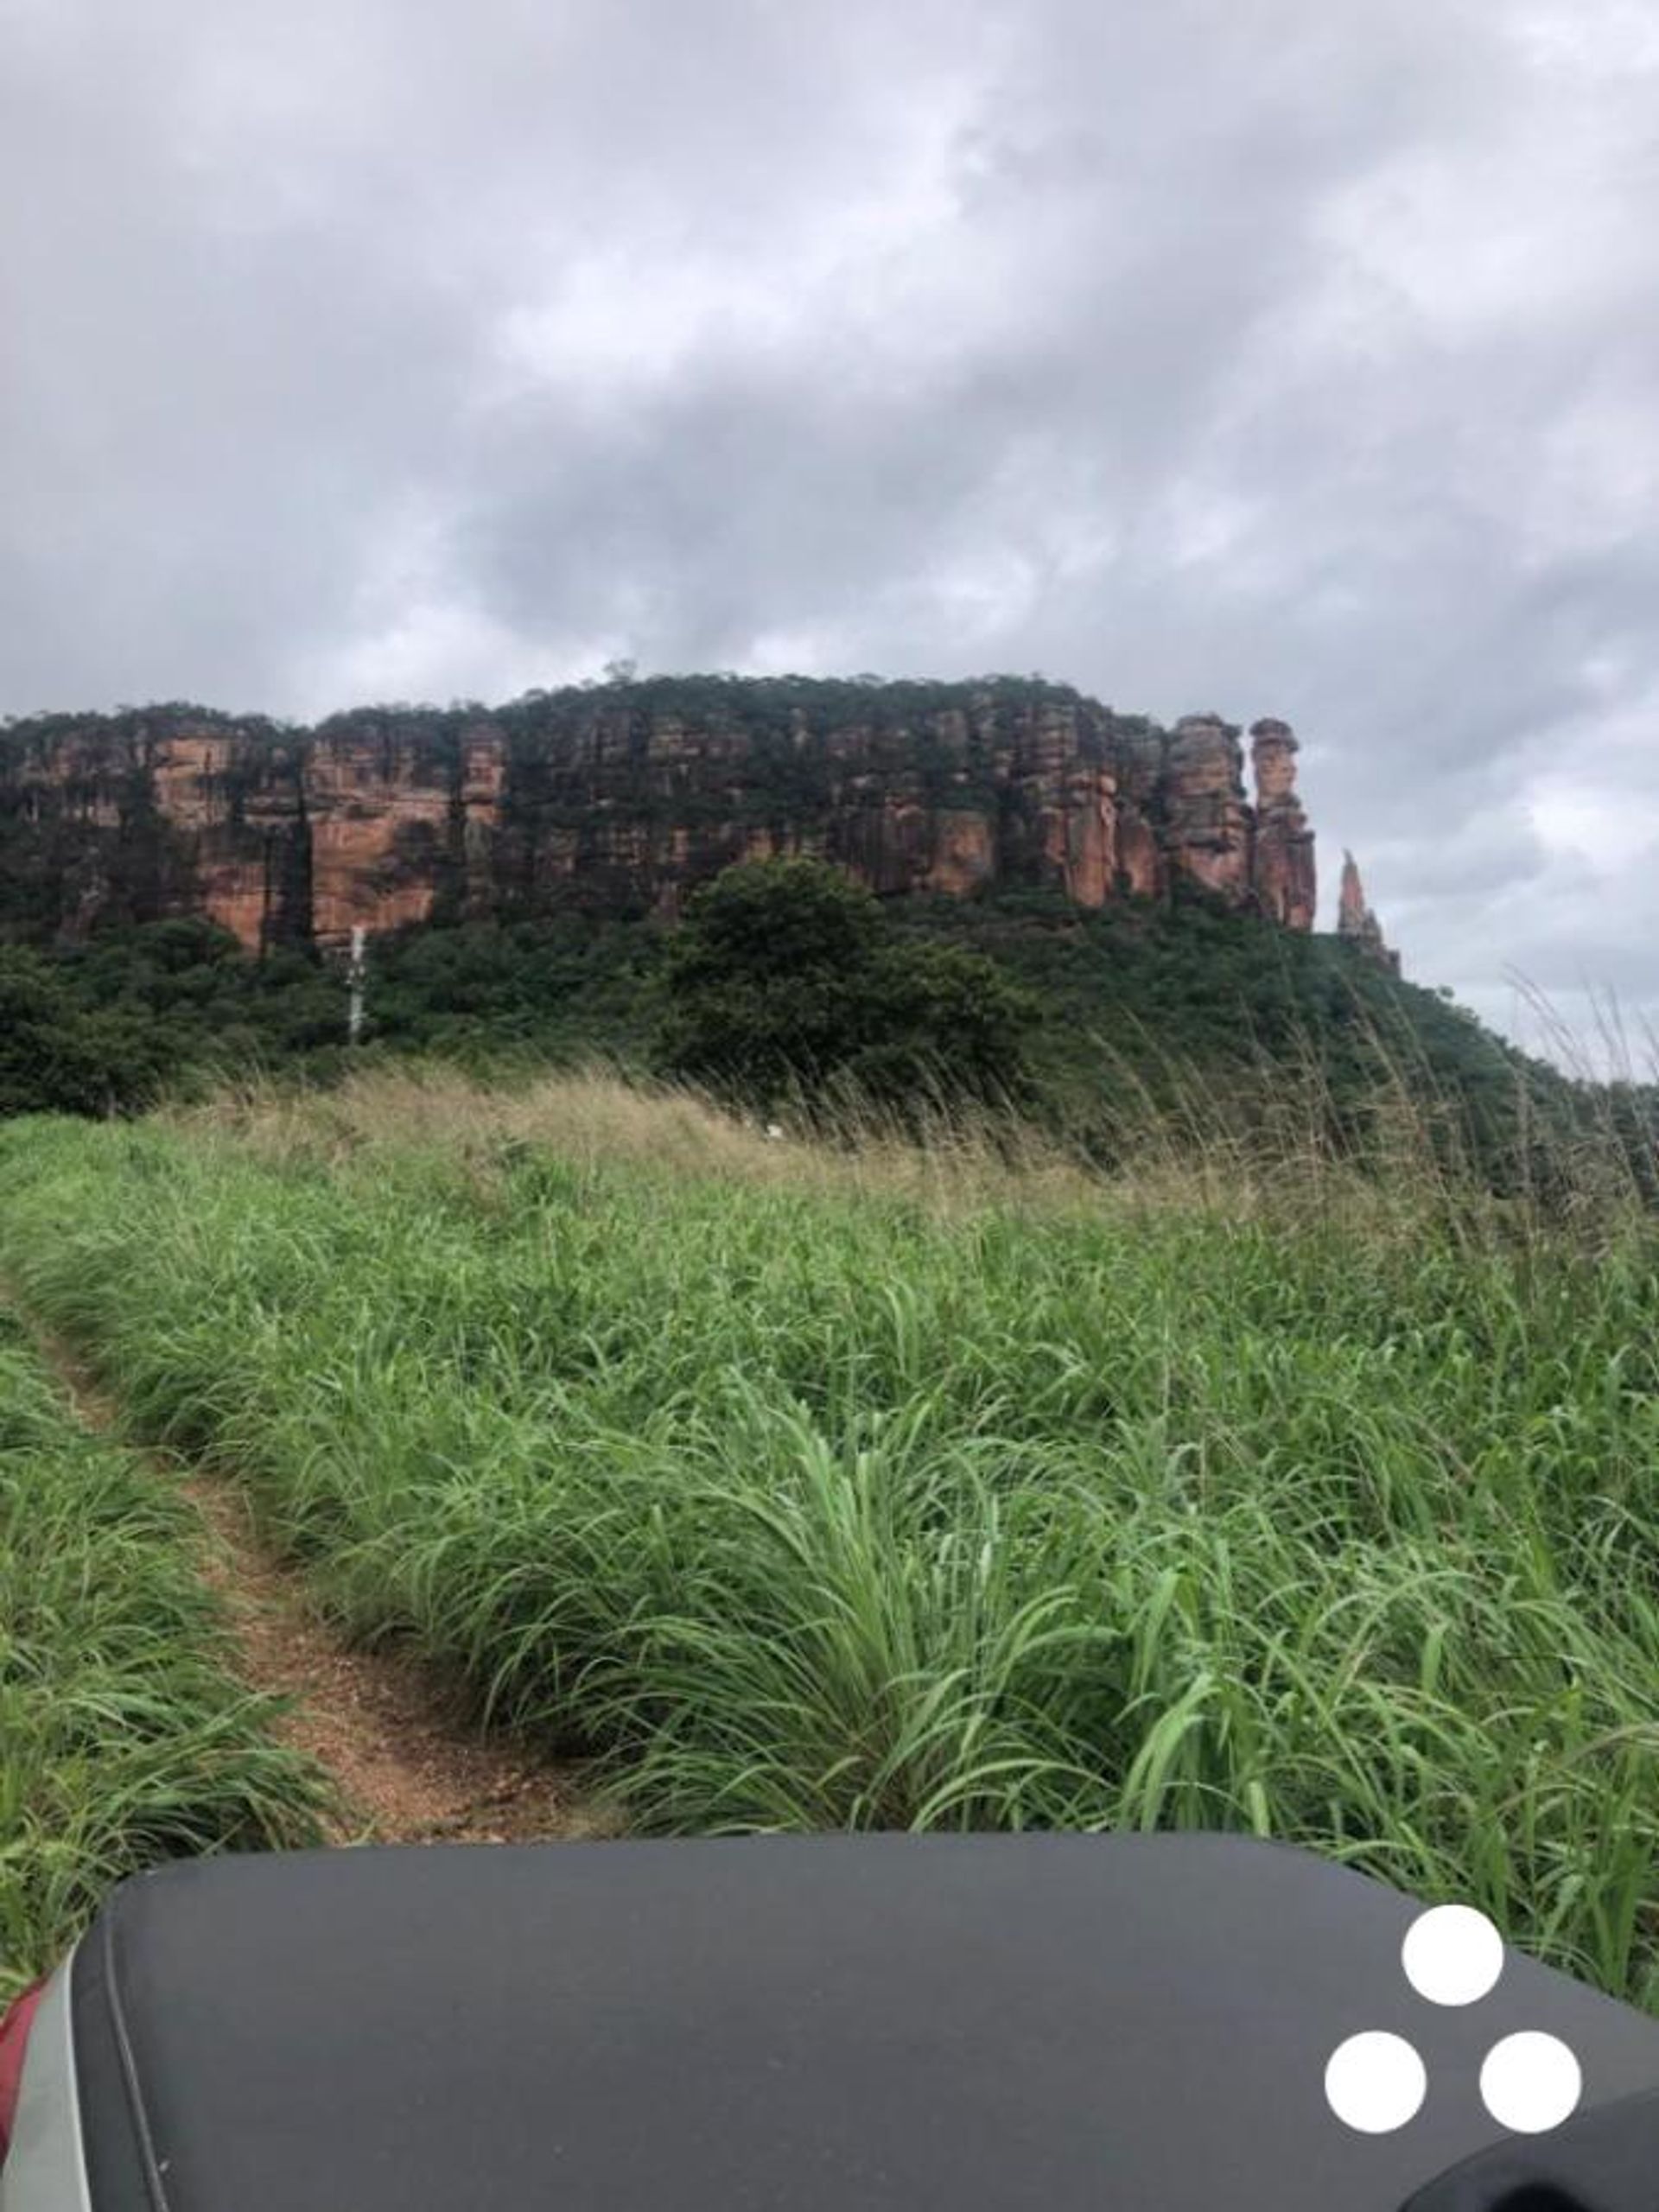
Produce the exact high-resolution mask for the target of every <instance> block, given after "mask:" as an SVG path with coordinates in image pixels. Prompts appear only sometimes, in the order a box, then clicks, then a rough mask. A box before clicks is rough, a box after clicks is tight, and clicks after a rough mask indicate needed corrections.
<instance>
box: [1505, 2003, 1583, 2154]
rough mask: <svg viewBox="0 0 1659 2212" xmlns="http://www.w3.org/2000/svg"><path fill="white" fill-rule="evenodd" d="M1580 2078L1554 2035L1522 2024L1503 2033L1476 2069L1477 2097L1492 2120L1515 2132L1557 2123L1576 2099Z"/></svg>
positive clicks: (1530, 2131)
mask: <svg viewBox="0 0 1659 2212" xmlns="http://www.w3.org/2000/svg"><path fill="white" fill-rule="evenodd" d="M1583 2087H1584V2076H1583V2075H1582V2074H1581V2073H1580V2070H1579V2062H1578V2060H1577V2059H1576V2058H1574V2056H1573V2054H1572V2052H1571V2051H1570V2050H1568V2049H1567V2045H1566V2044H1564V2043H1562V2042H1561V2041H1560V2038H1559V2037H1555V2036H1547V2035H1542V2034H1541V2033H1540V2032H1539V2031H1537V2030H1536V2029H1535V2028H1528V2029H1525V2030H1523V2031H1522V2033H1521V2034H1519V2035H1515V2036H1505V2037H1504V2038H1503V2042H1502V2043H1495V2044H1493V2045H1492V2047H1491V2050H1489V2051H1488V2052H1487V2054H1486V2057H1485V2062H1484V2064H1483V2065H1482V2067H1481V2069H1480V2101H1481V2102H1482V2104H1484V2106H1485V2107H1486V2109H1487V2111H1488V2112H1489V2113H1491V2115H1492V2118H1493V2119H1494V2120H1497V2122H1498V2123H1499V2125H1500V2126H1503V2127H1512V2128H1514V2130H1515V2131H1516V2134H1518V2135H1541V2134H1543V2133H1545V2131H1546V2130H1547V2129H1548V2128H1551V2127H1559V2126H1560V2124H1561V2122H1562V2121H1563V2120H1565V2119H1566V2118H1567V2115H1568V2114H1569V2113H1571V2112H1572V2111H1573V2107H1575V2106H1576V2105H1577V2103H1578V2101H1579V2092H1580V2089H1582V2088H1583Z"/></svg>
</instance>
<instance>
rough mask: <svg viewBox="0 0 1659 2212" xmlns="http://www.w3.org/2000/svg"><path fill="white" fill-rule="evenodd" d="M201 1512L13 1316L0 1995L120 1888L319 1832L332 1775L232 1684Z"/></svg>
mask: <svg viewBox="0 0 1659 2212" xmlns="http://www.w3.org/2000/svg"><path fill="white" fill-rule="evenodd" d="M191 1530H192V1516H191V1513H190V1510H189V1508H188V1506H187V1505H186V1504H185V1503H184V1502H183V1500H182V1499H181V1498H180V1497H177V1496H176V1495H175V1493H173V1492H172V1491H170V1490H169V1488H168V1485H167V1484H166V1481H165V1479H164V1478H162V1477H161V1476H160V1475H158V1474H156V1472H155V1471H153V1470H150V1469H148V1468H146V1467H144V1466H143V1465H142V1464H141V1463H140V1462H139V1461H138V1460H137V1459H136V1458H135V1457H134V1456H133V1455H132V1454H131V1453H130V1452H124V1451H121V1450H119V1449H118V1448H117V1447H116V1446H112V1445H110V1444H107V1443H105V1442H102V1441H99V1440H95V1439H92V1438H90V1437H88V1436H87V1435H86V1434H85V1433H83V1432H82V1431H80V1430H79V1428H78V1427H77V1426H76V1424H75V1422H74V1421H73V1418H72V1416H71V1414H70V1413H69V1411H68V1409H67V1407H66V1406H65V1405H64V1403H63V1402H62V1401H61V1399H60V1397H59V1396H58V1395H56V1393H55V1392H54V1391H53V1390H52V1389H50V1388H49V1387H48V1383H46V1381H45V1379H44V1378H43V1376H41V1373H40V1371H39V1370H38V1368H37V1367H36V1366H35V1363H33V1361H32V1360H31V1359H30V1357H29V1354H28V1352H27V1350H26V1348H25V1346H24V1344H23V1343H22V1338H21V1337H20V1336H19V1334H18V1332H17V1330H16V1325H15V1323H13V1322H11V1321H10V1320H9V1319H7V1318H6V1317H5V1316H3V1315H0V2004H3V2002H4V2001H5V2000H6V1999H8V1998H9V1997H10V1996H11V1995H13V1994H15V1993H16V1990H17V1989H18V1988H19V1987H21V1986H22V1985H23V1984H24V1983H25V1982H27V1981H28V1980H30V1979H31V1978H32V1977H33V1976H34V1975H35V1974H38V1973H41V1972H42V1971H43V1970H44V1969H45V1968H46V1967H48V1966H49V1965H50V1964H52V1963H53V1962H54V1961H55V1960H56V1958H57V1957H58V1956H59V1955H60V1953H61V1952H62V1950H63V1949H64V1948H65V1947H66V1946H67V1944H68V1943H69V1942H70V1941H71V1940H72V1939H73V1937H74V1936H76V1935H78V1934H79V1930H80V1929H81V1927H82V1925H83V1924H84V1923H85V1922H86V1918H87V1917H88V1916H89V1915H90V1913H91V1912H92V1910H94V1909H95V1908H96V1906H97V1905H98V1904H99V1900H100V1899H101V1898H102V1897H103V1895H104V1892H105V1890H106V1889H107V1888H108V1887H109V1885H111V1883H112V1882H114V1881H115V1880H117V1879H118V1878H119V1877H120V1876H122V1875H124V1874H126V1873H130V1872H133V1871H135V1870H136V1869H137V1868H139V1867H141V1866H148V1865H149V1864H151V1863H152V1862H153V1861H155V1860H156V1859H165V1858H171V1857H175V1856H178V1855H180V1854H183V1853H195V1852H201V1851H208V1850H213V1849H216V1848H219V1847H232V1848H234V1847H238V1846H241V1847H256V1846H263V1845H270V1844H279V1843H292V1842H301V1841H307V1840H316V1835H317V1831H316V1828H315V1821H314V1817H313V1815H315V1811H316V1809H317V1808H318V1807H319V1806H320V1805H321V1802H323V1801H322V1796H321V1789H320V1785H319V1782H318V1778H317V1777H315V1775H314V1774H313V1773H312V1771H311V1770H309V1768H308V1767H307V1766H306V1765H305V1764H303V1763H302V1761H301V1760H299V1759H298V1758H296V1756H295V1755H294V1754H293V1753H291V1752H290V1751H287V1750H286V1749H284V1748H283V1747H282V1746H281V1745H278V1744H277V1742H276V1740H275V1739H274V1738H273V1737H272V1735H271V1732H270V1720H271V1718H272V1716H273V1713H274V1712H275V1710H276V1709H277V1708H276V1707H275V1706H274V1704H273V1703H272V1701H271V1700H267V1699H264V1698H261V1697H255V1696H251V1695H249V1694H246V1693H245V1692H244V1691H243V1690H241V1689H239V1688H238V1687H237V1686H236V1683H235V1681H234V1680H233V1679H232V1675H231V1674H230V1672H229V1669H228V1656H229V1650H230V1646H229V1643H228V1639H227V1637H226V1633H225V1630H224V1629H223V1627H222V1625H221V1624H220V1622H219V1618H218V1614H217V1610H216V1607H215V1605H214V1604H213V1600H212V1599H210V1598H209V1597H208V1595H207V1592H205V1591H204V1589H203V1587H202V1586H201V1584H200V1581H199V1580H197V1579H196V1576H195V1575H194V1573H193V1571H192V1567H191V1559H190V1554H191Z"/></svg>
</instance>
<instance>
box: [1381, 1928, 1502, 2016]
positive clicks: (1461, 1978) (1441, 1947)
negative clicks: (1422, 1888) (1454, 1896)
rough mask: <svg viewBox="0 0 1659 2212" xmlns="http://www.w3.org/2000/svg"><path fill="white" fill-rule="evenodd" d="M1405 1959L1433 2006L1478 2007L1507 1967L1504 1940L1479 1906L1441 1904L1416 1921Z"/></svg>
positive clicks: (1411, 1976) (1418, 1990)
mask: <svg viewBox="0 0 1659 2212" xmlns="http://www.w3.org/2000/svg"><path fill="white" fill-rule="evenodd" d="M1400 1957H1401V1962H1402V1965H1403V1966H1404V1967H1405V1969H1406V1980H1408V1982H1409V1983H1410V1984H1411V1986H1412V1987H1413V1988H1414V1990H1415V1991H1416V1993H1417V1994H1418V1995H1419V1996H1420V1997H1426V1998H1427V1999H1428V2001H1429V2003H1430V2004H1431V2005H1472V2004H1473V2003H1474V2002H1475V2000H1476V1999H1477V1998H1480V1997H1484V1996H1485V1994H1486V1993H1487V1991H1488V1990H1489V1989H1491V1988H1492V1987H1493V1986H1494V1985H1495V1984H1496V1982H1497V1978H1498V1976H1499V1974H1502V1973H1503V1937H1502V1936H1500V1935H1499V1934H1498V1932H1497V1929H1496V1928H1494V1927H1493V1925H1492V1923H1491V1921H1490V1920H1488V1919H1487V1917H1486V1916H1485V1914H1484V1912H1477V1911H1476V1910H1475V1909H1474V1907H1473V1905H1471V1904H1437V1905H1435V1906H1433V1909H1432V1910H1429V1911H1427V1912H1423V1913H1419V1915H1418V1916H1417V1917H1416V1919H1415V1920H1414V1921H1413V1922H1412V1923H1411V1926H1410V1927H1409V1928H1408V1929H1407V1931H1406V1940H1405V1942H1404V1944H1403V1945H1402V1948H1401V1953H1400Z"/></svg>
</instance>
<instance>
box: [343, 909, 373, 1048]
mask: <svg viewBox="0 0 1659 2212" xmlns="http://www.w3.org/2000/svg"><path fill="white" fill-rule="evenodd" d="M368 936H369V931H368V925H367V924H366V923H365V922H353V925H352V957H351V963H350V965H349V966H348V967H347V969H346V982H347V983H348V984H349V985H350V987H351V994H352V995H351V1003H350V1005H349V1007H347V1009H346V1043H347V1044H349V1045H355V1044H356V1042H357V1040H358V1039H359V1036H360V1035H361V1033H362V1030H363V986H364V982H365V976H366V973H367V963H366V962H365V959H364V957H363V948H364V946H365V944H367V942H368Z"/></svg>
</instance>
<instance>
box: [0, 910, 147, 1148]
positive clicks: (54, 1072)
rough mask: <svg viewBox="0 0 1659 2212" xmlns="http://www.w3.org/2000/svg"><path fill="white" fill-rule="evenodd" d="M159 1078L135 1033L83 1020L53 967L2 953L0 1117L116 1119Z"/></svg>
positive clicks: (33, 957) (108, 1017)
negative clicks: (93, 1116) (99, 1116)
mask: <svg viewBox="0 0 1659 2212" xmlns="http://www.w3.org/2000/svg"><path fill="white" fill-rule="evenodd" d="M158 1072H159V1071H158V1069H157V1067H156V1062H155V1058H154V1055H153V1053H151V1052H149V1049H148V1048H147V1046H146V1041H145V1039H144V1036H143V1030H142V1027H140V1026H138V1025H137V1024H135V1023H133V1022H132V1021H131V1020H129V1019H127V1018H126V1017H124V1016H123V1015H121V1014H93V1013H88V1012H87V1011H86V1009H85V1008H83V1007H80V1006H79V1005H78V1004H77V1003H76V1001H75V999H74V997H73V995H72V994H71V992H70V991H69V989H68V988H67V986H66V984H65V983H64V982H63V980H62V978H61V976H60V975H59V974H58V972H57V971H56V970H55V969H54V967H53V966H52V964H51V963H50V962H48V961H47V960H44V959H42V958H41V957H40V956H39V955H38V954H36V953H33V952H29V951H28V950H24V949H23V948H22V946H18V945H4V946H0V1115H7V1114H109V1113H116V1112H119V1111H122V1110H124V1109H127V1108H129V1107H131V1106H133V1105H136V1104H137V1103H139V1102H140V1101H141V1100H142V1098H143V1095H144V1093H145V1092H146V1090H148V1088H149V1085H150V1084H152V1083H153V1082H154V1080H155V1078H156V1075H157V1073H158Z"/></svg>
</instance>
